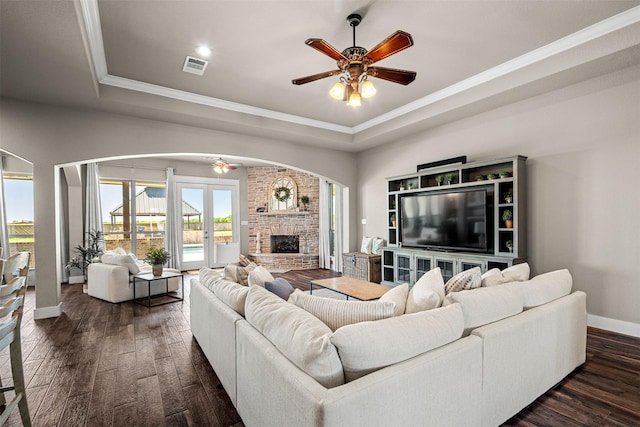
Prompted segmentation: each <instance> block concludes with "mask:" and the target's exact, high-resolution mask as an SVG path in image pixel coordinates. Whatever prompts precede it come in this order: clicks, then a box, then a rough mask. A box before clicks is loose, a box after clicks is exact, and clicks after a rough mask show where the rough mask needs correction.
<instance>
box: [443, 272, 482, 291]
mask: <svg viewBox="0 0 640 427" xmlns="http://www.w3.org/2000/svg"><path fill="white" fill-rule="evenodd" d="M481 283H482V273H481V271H480V267H474V268H470V269H469V270H465V271H462V272H460V273H458V274H456V275H455V276H453V277H452V278H451V279H449V281H447V284H446V285H445V286H444V291H445V293H446V294H449V293H451V292H459V291H463V290H468V289H475V288H479V287H480V284H481Z"/></svg>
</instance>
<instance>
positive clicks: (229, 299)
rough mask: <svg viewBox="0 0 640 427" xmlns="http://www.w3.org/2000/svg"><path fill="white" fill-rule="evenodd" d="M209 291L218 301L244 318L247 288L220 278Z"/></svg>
mask: <svg viewBox="0 0 640 427" xmlns="http://www.w3.org/2000/svg"><path fill="white" fill-rule="evenodd" d="M211 289H212V290H213V293H214V295H215V296H217V297H218V298H219V299H220V301H222V302H223V303H225V304H226V305H227V306H229V307H231V308H232V309H233V310H234V311H235V312H236V313H238V314H240V315H241V316H244V305H245V300H246V299H247V294H248V293H249V287H248V286H243V285H240V284H239V283H236V282H232V281H231V280H227V279H225V278H222V279H219V280H218V281H216V282H215V284H214V285H213V286H212V287H211Z"/></svg>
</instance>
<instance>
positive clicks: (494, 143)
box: [357, 67, 640, 333]
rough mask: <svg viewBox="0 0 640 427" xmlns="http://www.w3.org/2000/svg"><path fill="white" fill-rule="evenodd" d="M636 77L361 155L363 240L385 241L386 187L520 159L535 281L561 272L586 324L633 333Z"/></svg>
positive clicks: (607, 80)
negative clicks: (424, 170)
mask: <svg viewBox="0 0 640 427" xmlns="http://www.w3.org/2000/svg"><path fill="white" fill-rule="evenodd" d="M638 76H640V69H639V68H638V67H634V68H629V69H625V70H622V71H620V72H617V73H615V74H610V75H607V76H604V77H601V78H597V79H594V80H590V81H587V82H583V83H580V84H577V85H574V86H571V87H568V88H565V89H562V90H558V91H555V92H551V93H548V94H545V95H542V96H538V97H535V98H532V99H529V100H526V101H523V102H519V103H516V104H513V105H509V106H507V107H503V108H499V109H496V110H493V111H489V112H486V113H483V114H479V115H477V116H474V117H471V118H468V119H465V120H460V121H457V122H454V123H450V124H447V125H444V126H440V127H438V128H435V129H432V130H430V131H428V132H424V133H422V134H420V135H416V136H413V137H410V138H405V139H402V140H399V141H396V142H394V143H393V144H388V145H385V146H384V147H379V148H376V149H372V150H369V151H367V152H364V153H361V154H360V155H359V157H358V181H359V182H358V188H357V192H358V194H359V195H360V196H361V197H360V199H359V203H358V214H357V216H358V218H366V219H367V225H366V226H363V228H364V230H363V231H362V232H363V233H366V234H367V235H369V236H385V215H384V206H385V195H384V188H385V177H388V176H394V175H401V174H405V173H412V172H415V171H416V166H417V165H418V164H421V163H426V162H430V161H435V160H441V159H447V158H451V157H455V156H459V155H466V156H467V157H468V160H469V161H476V160H490V159H498V158H501V157H507V156H511V155H515V154H522V155H524V156H527V157H528V158H529V160H528V161H527V172H528V177H527V178H528V189H527V190H528V196H527V203H528V213H527V214H528V215H527V218H528V221H529V224H528V230H527V231H528V253H529V254H530V256H529V262H530V263H531V266H532V270H533V273H535V274H538V273H542V272H546V271H550V270H554V269H558V268H569V269H570V270H571V272H572V274H573V278H574V289H580V290H583V291H585V292H587V295H588V297H587V304H588V312H589V314H591V315H595V316H601V317H605V318H610V319H616V320H619V321H623V322H631V323H633V324H635V326H634V325H631V326H632V329H634V330H636V331H638V327H640V310H638V302H639V301H640V280H639V279H638V278H639V277H640V274H639V273H640V270H639V262H640V215H639V214H638V213H639V212H640V189H639V188H640V166H639V165H640V163H639V159H640V80H639V78H638ZM638 332H640V331H638ZM638 332H636V333H638Z"/></svg>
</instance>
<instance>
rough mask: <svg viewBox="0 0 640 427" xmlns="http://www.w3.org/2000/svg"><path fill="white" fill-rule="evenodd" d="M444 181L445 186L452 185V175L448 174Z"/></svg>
mask: <svg viewBox="0 0 640 427" xmlns="http://www.w3.org/2000/svg"><path fill="white" fill-rule="evenodd" d="M444 179H445V180H446V181H447V184H448V185H450V184H453V174H452V173H448V174H446V175H445V176H444Z"/></svg>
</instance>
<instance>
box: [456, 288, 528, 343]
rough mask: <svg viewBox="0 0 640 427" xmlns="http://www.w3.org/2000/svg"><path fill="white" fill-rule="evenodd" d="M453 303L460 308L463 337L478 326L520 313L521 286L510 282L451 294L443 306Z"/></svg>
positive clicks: (521, 305) (521, 302)
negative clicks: (462, 319) (462, 318)
mask: <svg viewBox="0 0 640 427" xmlns="http://www.w3.org/2000/svg"><path fill="white" fill-rule="evenodd" d="M453 303H459V304H460V306H461V307H462V313H463V314H464V328H465V335H468V334H469V333H470V332H471V330H473V329H475V328H477V327H479V326H482V325H486V324H488V323H492V322H496V321H498V320H500V319H504V318H506V317H510V316H513V315H515V314H518V313H521V312H522V308H523V296H522V286H520V283H519V282H511V283H506V284H504V285H502V286H491V287H488V288H477V289H471V290H465V291H460V292H451V293H450V294H448V295H447V297H446V298H445V304H446V305H448V304H453Z"/></svg>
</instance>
